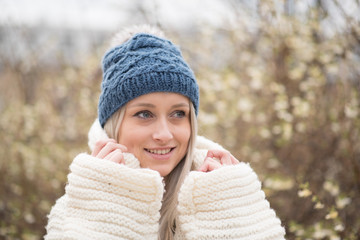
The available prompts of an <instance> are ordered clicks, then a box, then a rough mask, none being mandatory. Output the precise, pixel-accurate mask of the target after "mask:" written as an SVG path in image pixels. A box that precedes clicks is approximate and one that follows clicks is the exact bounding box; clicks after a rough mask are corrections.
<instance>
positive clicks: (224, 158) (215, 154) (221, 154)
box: [207, 150, 232, 165]
mask: <svg viewBox="0 0 360 240" xmlns="http://www.w3.org/2000/svg"><path fill="white" fill-rule="evenodd" d="M207 157H211V158H217V159H219V160H220V162H221V164H222V165H232V160H231V154H230V153H229V152H228V151H224V150H209V151H208V153H207Z"/></svg>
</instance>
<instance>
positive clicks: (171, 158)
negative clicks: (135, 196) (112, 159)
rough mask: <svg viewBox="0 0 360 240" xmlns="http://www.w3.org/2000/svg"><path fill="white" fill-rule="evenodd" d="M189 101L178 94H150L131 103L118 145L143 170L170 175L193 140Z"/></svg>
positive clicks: (128, 104) (126, 108) (122, 125)
mask: <svg viewBox="0 0 360 240" xmlns="http://www.w3.org/2000/svg"><path fill="white" fill-rule="evenodd" d="M190 135H191V128H190V101H189V99H188V98H187V97H185V96H183V95H180V94H176V93H163V92H156V93H149V94H146V95H142V96H140V97H137V98H135V99H133V100H132V101H130V102H128V103H127V104H126V106H125V115H124V119H123V122H122V123H121V127H120V130H119V136H118V137H119V138H118V139H119V143H120V144H123V145H125V146H126V147H127V148H128V151H129V152H130V153H132V154H134V155H135V157H136V158H137V159H139V161H140V165H141V167H143V168H150V169H152V170H156V171H158V172H159V173H160V175H161V176H163V177H165V176H167V175H168V174H169V173H170V172H171V171H172V170H173V169H174V168H175V167H176V165H177V164H178V163H179V162H180V161H181V159H183V157H184V156H185V154H186V152H187V147H188V143H189V140H190Z"/></svg>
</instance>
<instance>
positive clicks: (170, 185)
mask: <svg viewBox="0 0 360 240" xmlns="http://www.w3.org/2000/svg"><path fill="white" fill-rule="evenodd" d="M124 114H125V107H122V108H120V109H119V110H118V111H117V112H115V113H114V114H113V115H112V116H111V117H110V118H109V119H108V120H107V122H106V123H105V126H104V130H105V132H106V134H107V135H108V136H109V137H110V138H113V139H115V140H116V141H117V142H119V130H120V126H121V123H122V120H123V119H124ZM190 127H191V135H190V140H189V144H188V149H187V153H186V154H185V156H184V158H183V159H182V160H181V161H180V162H179V164H178V165H177V166H176V167H175V168H174V169H173V170H172V171H171V172H170V173H169V175H167V176H166V177H165V178H164V181H165V193H164V196H163V204H162V207H161V209H160V216H161V217H160V222H159V224H160V227H159V233H158V239H173V236H174V233H175V228H176V218H177V209H176V207H177V203H178V200H177V199H178V198H177V197H178V193H179V191H180V187H181V185H182V183H183V181H184V179H185V177H186V175H187V174H188V173H189V172H190V170H191V168H192V155H193V151H194V148H195V139H196V135H197V121H196V115H195V108H194V106H193V104H190Z"/></svg>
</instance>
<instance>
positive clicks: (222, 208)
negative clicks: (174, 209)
mask: <svg viewBox="0 0 360 240" xmlns="http://www.w3.org/2000/svg"><path fill="white" fill-rule="evenodd" d="M178 211H179V222H180V224H179V225H180V226H181V231H182V232H183V233H182V234H183V235H184V236H185V239H189V240H190V239H242V240H267V239H273V240H275V239H284V235H285V231H284V229H283V228H282V227H281V223H280V220H279V219H278V218H276V215H275V212H274V211H273V210H272V209H270V206H269V202H268V201H266V200H265V194H264V192H263V191H261V184H260V182H259V180H258V179H257V176H256V174H255V173H254V172H253V171H252V169H251V168H250V166H249V165H247V164H245V163H240V164H238V165H236V166H224V167H222V168H220V169H218V170H216V171H212V172H210V173H203V172H196V171H194V172H191V173H190V174H189V176H188V177H187V178H186V179H185V182H184V184H183V186H182V187H181V190H180V193H179V205H178Z"/></svg>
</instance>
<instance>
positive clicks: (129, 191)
mask: <svg viewBox="0 0 360 240" xmlns="http://www.w3.org/2000/svg"><path fill="white" fill-rule="evenodd" d="M70 170H71V172H70V174H69V175H68V184H67V186H66V188H65V192H66V193H65V195H64V196H63V197H62V198H60V199H59V200H58V201H57V202H56V204H55V206H54V207H53V208H52V210H51V212H50V215H49V222H48V226H47V235H46V236H45V239H46V240H49V239H114V240H115V239H157V234H158V221H159V218H160V213H159V210H160V208H161V199H162V195H163V183H162V178H161V177H160V175H159V173H158V172H156V171H152V170H149V169H133V168H130V167H128V166H125V165H122V164H116V163H113V162H111V161H108V160H103V159H98V158H94V157H91V156H90V155H88V154H80V155H78V156H77V157H76V158H75V159H74V161H73V163H72V164H71V166H70Z"/></svg>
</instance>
